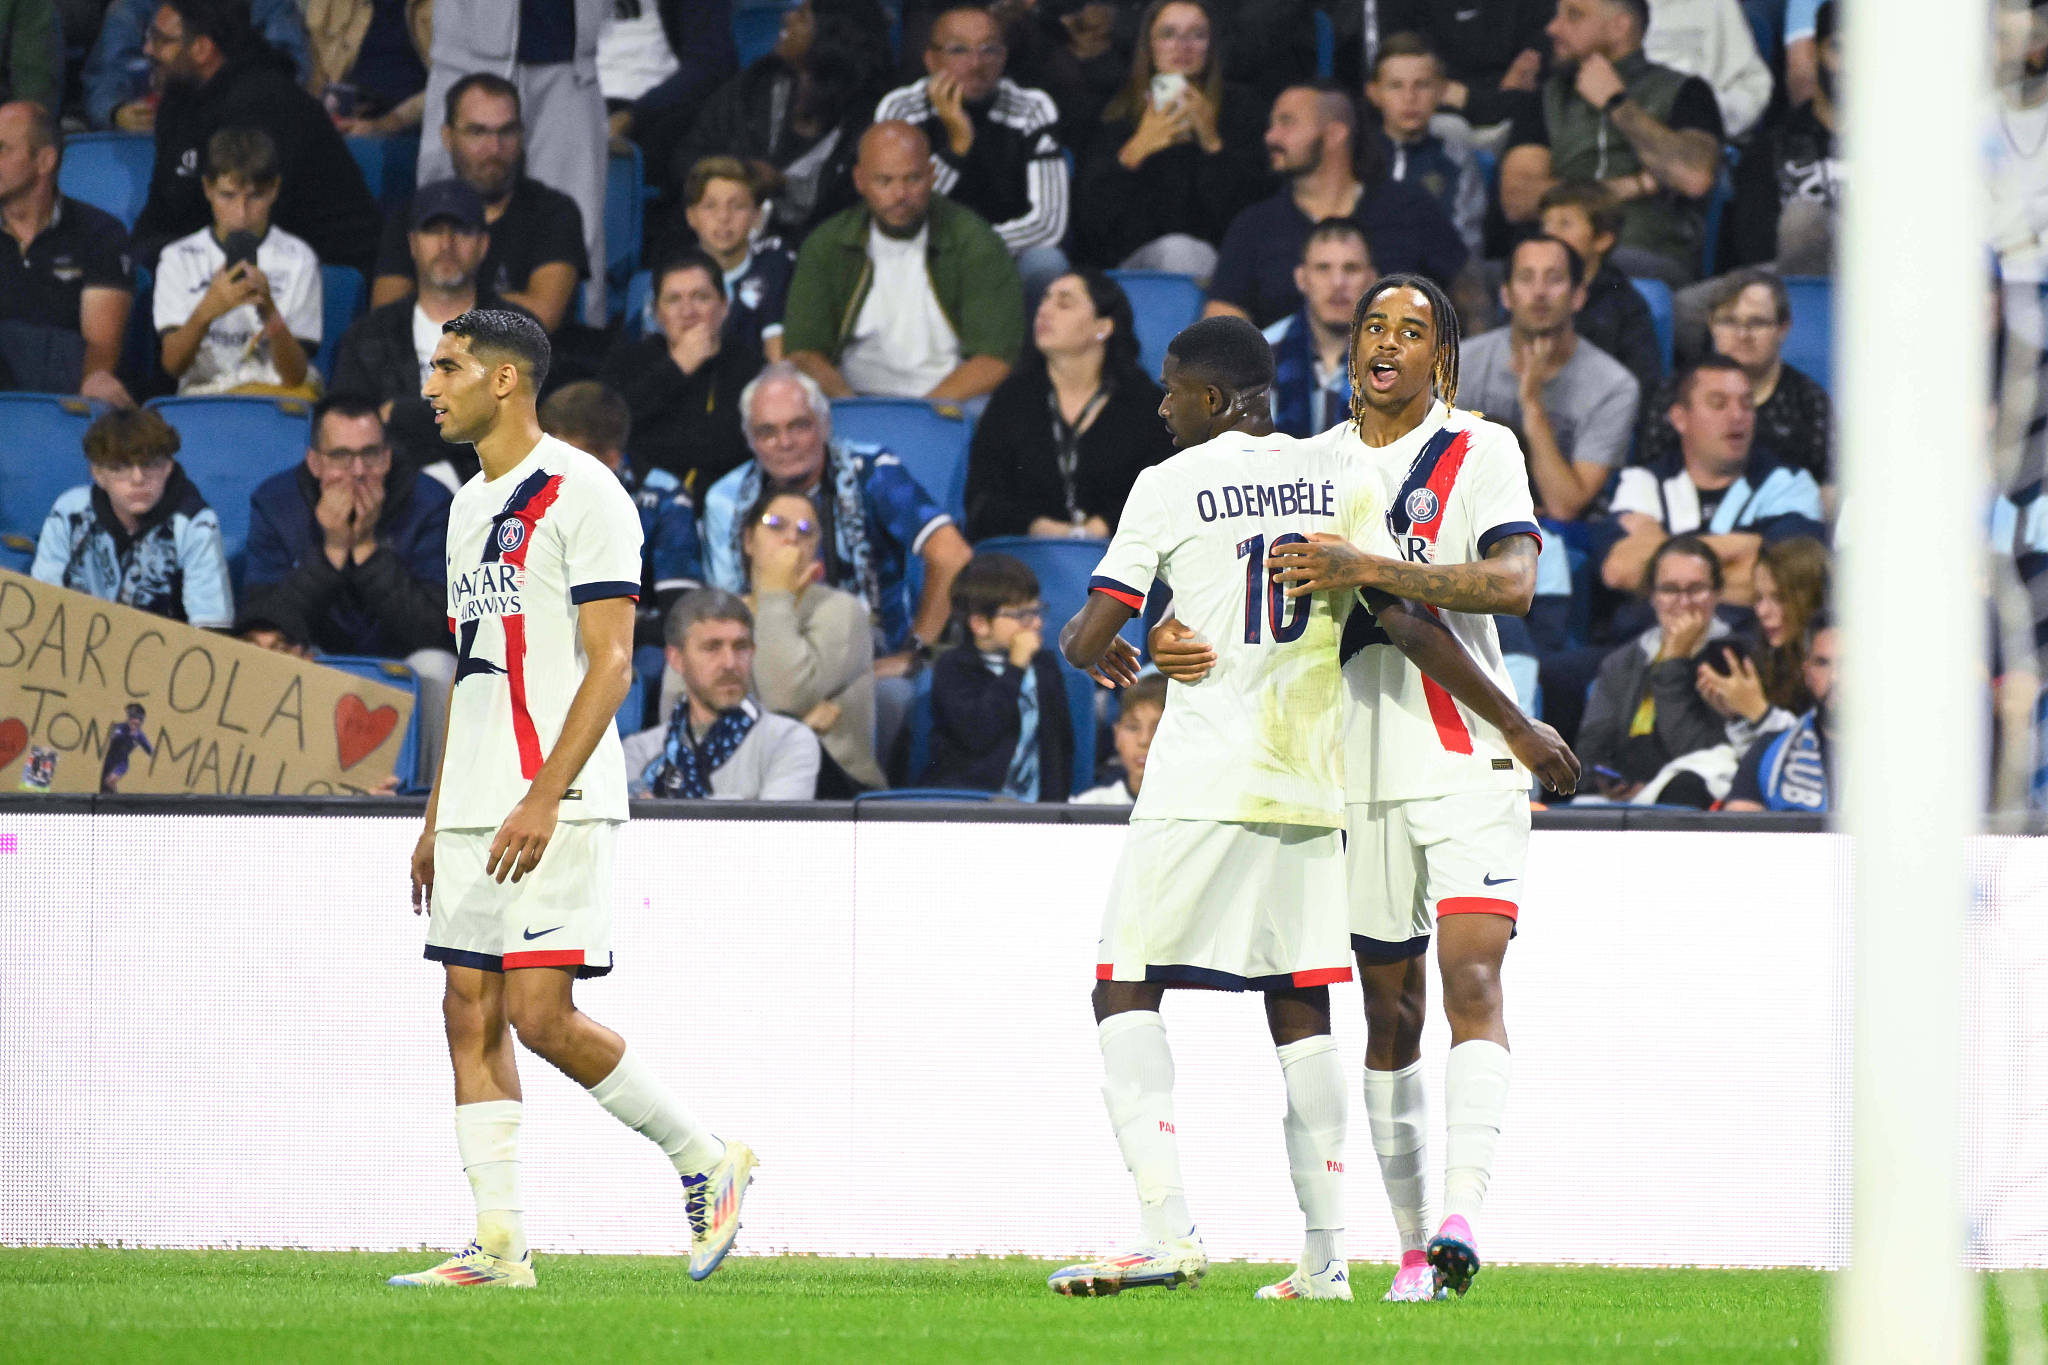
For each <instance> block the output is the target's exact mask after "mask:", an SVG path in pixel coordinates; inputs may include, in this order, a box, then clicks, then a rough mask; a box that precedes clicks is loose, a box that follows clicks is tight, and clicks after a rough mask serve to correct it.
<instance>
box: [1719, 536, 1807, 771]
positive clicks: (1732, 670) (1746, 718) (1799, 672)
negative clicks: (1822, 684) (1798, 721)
mask: <svg viewBox="0 0 2048 1365" xmlns="http://www.w3.org/2000/svg"><path fill="white" fill-rule="evenodd" d="M1827 600H1828V551H1827V547H1826V546H1825V545H1822V544H1821V543H1820V542H1819V541H1817V540H1814V539H1812V538H1811V537H1809V536H1795V537H1794V538H1792V539H1791V540H1781V541H1779V542H1778V543H1777V544H1775V545H1766V546H1765V547H1764V548H1763V551H1762V553H1761V554H1759V555H1758V557H1757V565H1756V624H1757V634H1758V635H1759V636H1760V637H1761V640H1760V641H1759V642H1758V643H1757V644H1756V645H1754V646H1751V647H1748V648H1741V647H1737V642H1735V641H1733V640H1731V641H1729V642H1727V644H1726V645H1725V646H1724V647H1723V648H1722V649H1721V650H1720V651H1719V652H1718V653H1717V652H1716V651H1715V650H1713V649H1712V648H1709V650H1708V651H1707V659H1706V662H1704V663H1702V664H1701V665H1700V668H1699V676H1698V685H1699V692H1700V696H1701V698H1702V699H1704V700H1705V701H1706V703H1707V705H1709V706H1711V707H1713V708H1714V710H1715V711H1716V712H1718V713H1719V714H1720V715H1722V716H1724V717H1726V719H1727V721H1728V743H1729V744H1730V746H1732V747H1733V749H1734V751H1735V752H1736V753H1738V754H1740V753H1742V752H1743V751H1744V750H1746V749H1748V748H1749V747H1750V745H1751V744H1752V743H1753V742H1754V741H1755V740H1756V738H1757V737H1758V736H1759V735H1767V734H1772V733H1775V732H1776V731H1779V730H1783V729H1785V728H1786V727H1787V726H1789V725H1791V724H1792V722H1793V720H1794V719H1795V718H1796V717H1797V716H1798V715H1799V714H1800V713H1801V712H1803V711H1806V710H1809V709H1810V708H1811V707H1812V706H1813V701H1814V698H1813V694H1812V693H1811V692H1809V691H1808V690H1807V685H1806V637H1807V633H1808V631H1809V630H1810V628H1811V627H1812V624H1813V622H1814V621H1815V620H1816V619H1817V618H1818V617H1819V616H1820V614H1821V613H1822V611H1823V610H1825V608H1826V604H1827Z"/></svg>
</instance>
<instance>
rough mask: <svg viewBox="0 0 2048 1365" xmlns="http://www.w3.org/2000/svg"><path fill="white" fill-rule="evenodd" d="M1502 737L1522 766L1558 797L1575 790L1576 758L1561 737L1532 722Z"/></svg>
mask: <svg viewBox="0 0 2048 1365" xmlns="http://www.w3.org/2000/svg"><path fill="white" fill-rule="evenodd" d="M1505 737H1506V739H1507V742H1508V748H1509V749H1510V750H1511V751H1512V752H1513V753H1514V755H1515V757H1516V758H1518V759H1520V760H1521V762H1522V766H1523V767H1525V768H1527V769H1528V770H1529V771H1530V772H1532V773H1534V774H1536V776H1537V778H1538V780H1540V781H1541V782H1542V783H1543V785H1544V786H1546V787H1548V788H1549V789H1550V790H1551V791H1554V792H1556V793H1557V794H1558V795H1559V796H1570V795H1572V794H1573V793H1574V792H1576V791H1578V789H1579V756H1578V755H1577V754H1575V753H1573V752H1572V751H1571V746H1570V745H1568V744H1566V743H1565V742H1564V736H1563V735H1560V734H1559V733H1558V732H1557V731H1556V730H1554V729H1552V728H1551V727H1550V726H1548V725H1545V724H1544V723H1543V722H1542V721H1540V720H1532V721H1530V722H1529V723H1528V724H1527V725H1525V726H1523V727H1522V728H1521V729H1519V730H1514V731H1510V732H1508V733H1507V735H1506V736H1505Z"/></svg>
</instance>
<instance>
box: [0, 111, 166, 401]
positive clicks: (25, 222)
mask: <svg viewBox="0 0 2048 1365" xmlns="http://www.w3.org/2000/svg"><path fill="white" fill-rule="evenodd" d="M63 156H64V151H63V147H62V146H61V145H60V143H59V137H58V132H57V125H56V123H55V121H54V120H53V119H52V118H51V117H50V112H49V110H47V109H45V108H44V107H43V106H42V105H40V104H35V103H31V102H30V101H28V100H15V101H13V102H12V103H9V104H0V227H4V228H5V229H6V231H7V235H8V236H9V237H11V238H13V239H14V241H13V246H14V251H15V259H16V261H17V262H19V264H20V267H21V268H20V269H19V270H14V271H10V272H9V275H8V285H7V287H6V288H5V289H0V376H4V378H0V388H17V389H28V390H38V391H41V392H45V393H79V394H83V395H85V396H86V397H87V398H97V399H100V400H102V401H104V402H108V403H115V404H118V405H120V406H122V407H126V406H128V405H130V404H131V403H132V402H133V400H132V399H130V398H129V396H128V390H127V389H125V388H123V387H122V385H121V381H120V380H119V379H117V378H115V377H114V367H115V365H116V364H118V363H119V361H120V359H121V335H122V332H123V331H124V330H125V329H126V328H127V326H128V309H129V306H130V305H131V304H133V303H134V301H135V286H134V284H133V283H132V282H131V281H130V279H129V276H128V233H127V230H126V229H125V228H123V227H122V226H121V224H120V221H119V220H118V219H116V218H115V217H114V216H113V215H112V214H108V213H103V212H101V211H100V210H99V209H96V208H94V207H93V206H92V205H90V204H83V203H80V202H79V201H78V200H76V199H70V198H66V197H65V196H63V195H60V194H58V193H57V167H58V165H59V164H60V163H61V162H62V160H63Z"/></svg>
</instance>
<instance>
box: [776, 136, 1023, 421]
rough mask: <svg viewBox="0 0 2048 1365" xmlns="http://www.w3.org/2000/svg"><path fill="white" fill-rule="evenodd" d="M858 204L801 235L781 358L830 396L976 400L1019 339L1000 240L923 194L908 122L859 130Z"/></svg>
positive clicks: (1001, 372) (922, 153)
mask: <svg viewBox="0 0 2048 1365" xmlns="http://www.w3.org/2000/svg"><path fill="white" fill-rule="evenodd" d="M853 185H854V188H855V189H856V190H858V191H859V192H860V197H861V202H860V203H859V204H858V205H857V206H855V207H853V208H850V209H847V210H845V211H844V212H841V213H837V214H834V215H833V216H832V217H830V218H827V219H826V220H825V221H824V222H822V223H820V224H819V225H818V227H817V228H816V230H815V231H813V232H812V233H811V235H810V236H809V237H808V238H806V239H805V241H804V245H803V250H802V251H801V252H800V253H799V254H798V256H797V261H796V274H795V275H794V276H793V277H792V278H791V279H790V282H789V304H788V308H787V310H786V311H785V312H784V314H783V333H782V344H783V347H784V351H785V353H786V354H787V355H788V356H789V358H790V359H791V360H792V361H794V362H795V363H796V365H797V366H798V368H800V369H801V370H802V371H803V372H804V373H805V374H807V375H809V376H810V377H811V378H812V379H814V380H816V381H817V383H818V386H819V387H820V388H821V389H823V390H824V391H825V393H826V394H827V395H828V396H830V397H833V398H848V397H852V396H854V395H856V394H860V395H870V394H873V395H884V396H888V397H894V398H929V399H932V400H934V401H942V402H952V403H960V402H965V401H968V400H972V399H979V398H982V397H985V396H986V395H987V394H988V393H989V392H990V391H991V390H992V389H994V388H995V386H996V385H997V384H1000V383H1001V382H1002V381H1003V378H1004V377H1005V376H1006V375H1008V374H1009V372H1010V366H1011V365H1012V364H1013V363H1014V362H1015V361H1016V359H1017V352H1018V350H1019V348H1020V347H1021V346H1022V345H1023V342H1024V299H1023V289H1022V285H1021V284H1020V283H1019V281H1018V278H1017V268H1016V266H1015V265H1013V264H1012V263H1011V261H1010V253H1009V250H1008V248H1006V247H1005V246H1004V245H1003V239H1002V238H1001V237H998V236H997V235H996V234H995V231H994V230H993V229H992V228H990V227H989V225H988V224H987V223H986V222H984V221H982V219H981V218H980V217H978V216H977V215H976V214H974V213H973V212H972V211H971V210H969V209H965V208H962V207H961V206H960V205H958V204H956V203H954V202H953V201H952V200H950V199H947V198H946V197H944V196H943V195H935V194H933V193H932V148H931V143H930V141H929V140H928V139H927V138H926V137H925V135H924V133H923V132H922V131H920V130H919V129H917V128H915V127H913V126H912V125H910V124H908V123H904V122H901V121H899V120H890V121H887V122H883V123H877V124H875V125H874V126H873V127H871V128H869V129H868V130H867V132H866V133H864V134H862V136H861V140H860V159H859V160H858V161H857V162H856V163H855V164H854V168H853Z"/></svg>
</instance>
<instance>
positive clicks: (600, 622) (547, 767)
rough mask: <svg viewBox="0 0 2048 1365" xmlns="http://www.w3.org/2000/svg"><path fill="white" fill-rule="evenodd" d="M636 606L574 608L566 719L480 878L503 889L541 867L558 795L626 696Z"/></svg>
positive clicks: (615, 602)
mask: <svg viewBox="0 0 2048 1365" xmlns="http://www.w3.org/2000/svg"><path fill="white" fill-rule="evenodd" d="M637 606H638V604H637V603H635V602H634V600H633V599H632V598H630V597H602V598H599V599H598V600H596V601H594V602H585V603H583V604H582V605H581V606H579V607H578V608H576V634H577V638H578V639H579V640H580V641H581V642H582V645H583V657H584V658H585V659H587V660H589V667H588V668H587V670H586V671H585V672H584V674H583V681H582V682H581V683H580V684H578V686H577V688H576V695H575V696H574V697H572V698H570V699H569V714H568V716H567V717H566V718H565V719H564V720H563V721H562V733H561V736H560V737H559V738H558V739H556V740H555V747H554V749H553V750H552V751H550V752H549V754H548V756H547V759H546V761H545V762H543V763H542V764H541V765H540V771H539V772H538V773H535V774H534V777H533V782H532V784H531V785H530V786H528V787H527V789H526V795H525V796H523V797H521V798H520V799H519V804H518V805H516V806H514V807H513V808H512V812H511V814H509V815H507V816H506V817H505V822H504V823H503V824H501V825H499V826H498V834H497V837H496V838H494V839H492V840H491V853H490V857H489V859H488V860H487V861H486V862H485V863H484V875H485V876H489V877H495V878H497V879H498V880H499V881H501V882H502V881H504V880H505V878H506V875H507V874H510V876H511V878H512V880H513V881H515V882H516V881H518V880H519V879H520V878H521V877H524V876H525V875H526V874H527V873H529V872H531V871H533V869H534V868H536V867H538V866H539V865H540V857H541V854H542V853H544V852H546V851H547V846H548V840H550V839H552V838H554V835H555V821H556V818H557V817H558V815H559V814H560V811H561V806H562V793H563V792H566V791H567V790H569V784H570V783H571V782H574V781H575V780H576V774H578V773H580V772H582V771H583V765H584V764H585V763H587V762H589V761H590V755H591V754H592V753H593V752H594V751H595V750H596V748H597V742H598V740H600V739H602V738H604V732H605V729H606V727H608V726H610V725H611V724H612V723H613V720H614V718H615V717H616V716H617V715H618V713H619V707H620V706H621V705H622V704H623V703H624V702H625V700H626V693H628V692H629V691H631V690H632V688H633V617H634V612H635V610H636V608H637Z"/></svg>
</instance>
